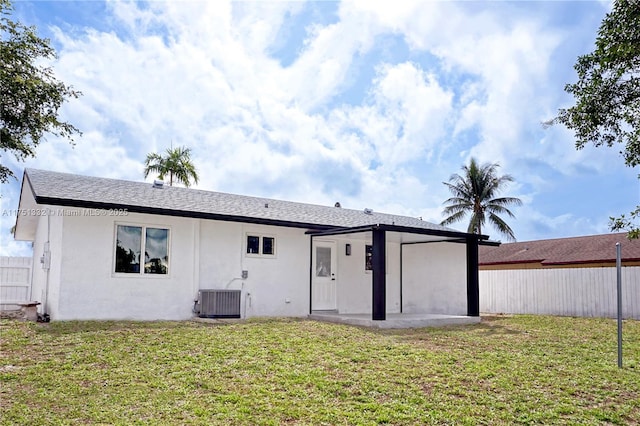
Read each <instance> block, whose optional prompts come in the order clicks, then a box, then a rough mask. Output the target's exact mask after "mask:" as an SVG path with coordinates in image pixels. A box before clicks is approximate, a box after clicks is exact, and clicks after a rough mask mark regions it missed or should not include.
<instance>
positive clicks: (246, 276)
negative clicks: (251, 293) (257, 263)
mask: <svg viewBox="0 0 640 426" xmlns="http://www.w3.org/2000/svg"><path fill="white" fill-rule="evenodd" d="M247 278H249V271H247V270H246V269H245V270H244V271H242V279H243V280H246V279H247Z"/></svg>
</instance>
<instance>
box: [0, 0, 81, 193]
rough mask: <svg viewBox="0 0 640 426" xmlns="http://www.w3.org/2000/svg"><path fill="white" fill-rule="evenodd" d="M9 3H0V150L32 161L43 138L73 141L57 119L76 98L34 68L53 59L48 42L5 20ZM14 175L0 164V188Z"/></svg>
mask: <svg viewBox="0 0 640 426" xmlns="http://www.w3.org/2000/svg"><path fill="white" fill-rule="evenodd" d="M12 10H13V7H12V5H11V2H10V1H9V0H0V34H1V36H2V38H1V39H0V125H1V127H0V149H2V153H3V155H4V154H5V153H11V154H13V155H14V156H15V158H16V159H17V160H19V161H24V160H25V159H26V158H28V157H35V155H36V147H37V146H38V144H39V143H40V142H41V141H42V140H43V138H44V136H45V134H46V133H50V134H53V135H55V136H61V137H63V138H67V139H69V141H70V142H73V136H74V135H76V134H78V135H80V134H81V132H80V131H79V130H78V129H77V128H76V127H74V126H73V125H72V124H69V123H67V122H65V121H61V120H60V119H59V118H58V111H59V109H60V107H61V106H62V105H63V104H64V103H65V102H66V101H68V100H69V99H72V98H77V97H78V96H80V95H81V93H80V92H79V91H76V90H74V89H73V88H72V87H71V86H67V85H65V84H64V83H62V82H61V81H59V80H57V79H56V78H55V76H54V72H53V69H52V68H51V67H46V66H43V65H40V63H41V62H43V61H50V60H53V59H55V58H56V52H55V50H54V49H53V47H51V44H50V41H49V40H48V39H44V38H40V37H38V35H37V34H36V28H35V27H27V26H25V25H23V24H21V23H20V22H16V21H13V20H11V19H10V12H11V11H12ZM12 176H14V174H13V172H12V171H11V169H9V168H8V167H6V166H4V165H1V164H0V183H5V182H8V180H9V178H10V177H12Z"/></svg>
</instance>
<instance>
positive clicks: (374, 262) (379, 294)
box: [371, 227, 387, 321]
mask: <svg viewBox="0 0 640 426" xmlns="http://www.w3.org/2000/svg"><path fill="white" fill-rule="evenodd" d="M372 234H373V235H372V237H373V238H372V239H373V253H372V258H371V266H372V269H373V277H372V293H373V305H372V308H373V309H372V311H373V312H372V317H371V319H372V320H374V321H384V320H386V319H387V308H386V303H385V302H386V287H387V271H386V261H385V260H386V257H387V253H386V246H387V244H386V233H385V231H384V230H383V229H379V228H377V227H374V228H373V230H372Z"/></svg>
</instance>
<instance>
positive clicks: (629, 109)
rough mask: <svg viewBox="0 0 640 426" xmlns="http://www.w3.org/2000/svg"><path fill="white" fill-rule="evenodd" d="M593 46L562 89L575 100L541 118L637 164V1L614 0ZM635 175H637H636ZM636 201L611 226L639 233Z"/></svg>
mask: <svg viewBox="0 0 640 426" xmlns="http://www.w3.org/2000/svg"><path fill="white" fill-rule="evenodd" d="M595 44H596V46H595V50H594V51H593V52H591V53H588V54H586V55H583V56H580V57H578V59H577V61H576V64H575V66H574V68H575V70H576V72H577V73H578V81H577V82H576V83H571V84H567V85H566V86H565V91H566V92H567V93H569V94H571V95H573V96H574V98H575V102H576V103H575V105H573V106H572V107H570V108H567V109H560V110H559V112H558V116H557V117H556V118H554V119H553V120H550V121H549V122H547V123H545V124H547V125H550V124H554V123H561V124H564V125H565V126H566V127H567V128H569V129H571V130H573V131H574V133H575V138H576V149H582V148H583V147H584V146H585V145H586V144H588V143H593V145H594V146H596V147H599V146H607V147H613V146H614V145H616V146H617V145H622V146H623V147H624V148H623V149H622V150H621V151H620V154H621V155H622V157H623V159H624V162H625V164H626V165H627V166H628V167H636V166H639V165H640V1H638V0H616V1H615V2H614V3H613V9H612V10H611V12H610V13H608V14H607V15H606V16H605V17H604V19H603V21H602V23H601V24H600V28H599V30H598V35H597V37H596V42H595ZM639 178H640V176H639ZM639 210H640V206H637V208H636V210H635V211H633V212H631V213H630V214H629V216H625V215H622V216H620V217H618V218H615V217H612V218H610V222H609V225H610V227H611V230H613V231H615V230H618V231H619V230H627V231H629V238H638V236H640V225H639V224H638V219H640V213H639Z"/></svg>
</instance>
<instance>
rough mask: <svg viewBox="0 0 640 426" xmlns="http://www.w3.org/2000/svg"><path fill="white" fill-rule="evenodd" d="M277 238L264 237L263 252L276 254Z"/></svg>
mask: <svg viewBox="0 0 640 426" xmlns="http://www.w3.org/2000/svg"><path fill="white" fill-rule="evenodd" d="M275 241H276V239H275V238H273V237H262V254H270V255H273V254H275V251H274V243H275Z"/></svg>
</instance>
